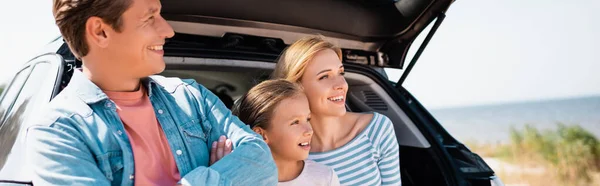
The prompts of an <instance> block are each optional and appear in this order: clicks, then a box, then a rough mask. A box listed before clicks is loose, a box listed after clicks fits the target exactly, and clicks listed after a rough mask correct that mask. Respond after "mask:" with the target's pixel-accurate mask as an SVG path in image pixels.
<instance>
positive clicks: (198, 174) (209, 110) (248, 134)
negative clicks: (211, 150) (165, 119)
mask: <svg viewBox="0 0 600 186" xmlns="http://www.w3.org/2000/svg"><path fill="white" fill-rule="evenodd" d="M190 85H192V86H191V88H192V89H195V90H194V91H199V94H200V97H198V98H197V99H198V101H199V104H200V105H199V107H200V108H201V110H203V113H202V114H203V115H204V117H205V119H206V120H208V121H209V122H210V123H211V125H212V129H211V133H219V134H217V135H211V136H217V137H218V136H219V135H220V134H222V133H224V134H225V136H227V138H228V139H231V140H232V142H233V146H234V150H233V152H232V153H231V154H229V155H227V156H225V157H223V158H222V159H220V160H219V161H217V162H216V163H215V164H213V165H211V166H210V167H199V168H197V169H195V170H192V171H191V172H190V173H188V174H187V175H185V176H184V177H183V179H182V182H181V183H183V184H186V183H188V184H190V185H205V184H207V183H209V182H210V183H212V182H211V181H209V180H207V179H209V178H210V179H211V180H216V182H214V183H219V184H218V185H229V184H235V185H276V184H277V167H276V166H275V161H274V160H273V157H272V156H271V150H270V149H269V147H268V146H267V144H266V143H265V142H264V141H263V140H262V138H261V137H260V136H259V135H258V134H256V133H254V132H253V131H252V130H251V129H250V127H248V126H247V125H246V124H244V123H243V122H242V121H240V120H239V119H238V118H237V117H236V116H234V115H232V114H231V111H230V110H229V109H228V108H227V107H225V105H224V104H223V103H222V102H221V100H219V98H218V97H217V96H216V95H214V94H213V93H212V92H210V91H209V90H208V89H206V88H205V87H203V86H202V85H199V84H197V83H196V82H192V83H191V84H190ZM210 140H211V141H215V140H217V139H210ZM209 185H212V184H209Z"/></svg>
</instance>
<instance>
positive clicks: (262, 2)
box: [0, 0, 502, 186]
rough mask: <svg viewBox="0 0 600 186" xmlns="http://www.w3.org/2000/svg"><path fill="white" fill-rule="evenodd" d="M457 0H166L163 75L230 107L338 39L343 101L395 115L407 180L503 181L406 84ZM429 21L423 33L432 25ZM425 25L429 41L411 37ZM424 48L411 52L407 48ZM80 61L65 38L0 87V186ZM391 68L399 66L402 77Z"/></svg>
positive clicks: (16, 171)
mask: <svg viewBox="0 0 600 186" xmlns="http://www.w3.org/2000/svg"><path fill="white" fill-rule="evenodd" d="M453 2H454V1H453V0H321V1H316V0H285V1H284V0H255V1H208V0H196V1H185V0H169V1H163V2H162V6H163V10H162V15H163V17H164V18H165V19H166V20H167V21H168V22H169V24H170V25H171V26H172V27H173V29H174V30H175V32H176V34H175V36H174V37H173V38H170V39H168V40H167V42H166V44H165V45H164V50H165V57H164V59H165V63H166V70H165V71H164V72H162V73H161V75H164V76H171V77H180V78H192V79H195V80H196V81H197V82H199V83H200V84H202V85H204V86H206V87H207V88H209V89H210V90H211V91H213V92H214V93H215V94H216V95H217V96H219V98H220V99H221V100H222V101H223V102H224V103H225V104H226V105H227V106H228V107H231V106H232V104H233V103H234V100H236V99H238V98H239V97H241V96H242V95H243V94H244V93H245V92H247V91H248V90H249V89H250V88H251V87H252V86H253V85H256V84H257V83H259V82H261V81H263V80H266V79H268V78H269V75H270V74H271V72H272V71H273V69H274V67H275V62H276V60H277V58H278V57H279V55H280V54H281V52H282V51H283V49H285V47H286V46H288V45H289V44H291V43H293V42H294V41H296V40H297V39H299V38H302V37H305V36H309V35H314V34H321V35H324V36H325V37H326V38H327V39H330V40H331V41H332V42H334V43H336V44H337V45H338V46H340V47H341V48H342V52H343V64H344V67H345V69H346V75H345V77H346V80H347V82H348V84H349V90H348V95H347V103H346V105H347V109H348V110H349V111H353V112H368V111H376V112H379V113H382V114H384V115H386V116H388V117H389V118H390V119H391V120H392V121H393V123H394V128H395V132H396V137H397V140H398V144H399V145H400V157H398V158H399V159H400V165H401V177H402V183H403V185H405V186H412V185H474V186H484V185H486V186H487V185H502V182H501V181H500V179H499V178H498V177H497V176H496V174H495V173H494V171H493V170H492V169H491V168H490V167H489V166H488V165H487V164H486V162H485V161H484V160H483V159H482V158H481V157H480V156H479V155H477V154H475V153H473V152H471V151H470V150H469V149H468V147H466V146H465V145H464V144H463V143H461V142H460V141H458V140H456V139H455V138H454V137H452V135H451V134H449V133H448V132H447V131H446V130H445V129H444V127H443V126H442V125H440V123H439V122H438V121H437V120H436V119H435V118H434V117H433V116H432V115H431V114H430V113H429V111H428V110H427V109H426V108H425V107H423V105H421V104H420V103H419V101H418V100H417V99H415V97H414V96H413V95H411V94H410V92H409V91H408V90H406V89H405V88H404V87H403V86H402V82H403V81H404V79H405V78H406V77H407V76H408V75H409V73H410V71H411V69H412V67H413V66H414V65H415V64H416V62H417V60H418V57H419V56H420V54H421V53H422V52H423V50H424V49H425V47H426V46H427V43H428V42H429V40H430V39H431V38H432V36H433V34H434V33H435V31H436V30H437V28H438V27H439V26H440V25H441V23H442V21H443V20H444V18H445V12H446V11H447V10H448V8H449V7H450V5H451V4H452V3H453ZM430 25H431V27H430V28H431V29H430V30H428V32H426V29H425V28H426V27H428V26H430ZM421 34H426V35H427V37H426V38H425V40H424V41H423V43H413V42H414V41H415V38H416V37H417V36H419V35H421ZM411 47H418V48H416V49H418V50H417V53H416V54H415V56H414V57H413V58H412V59H410V61H409V59H407V53H408V52H407V51H408V50H409V49H410V48H411ZM78 67H81V62H80V61H78V60H77V59H76V58H75V57H74V56H73V54H72V53H71V52H70V50H69V48H68V46H67V45H66V44H65V42H64V41H63V39H62V37H58V38H57V39H56V40H54V41H52V42H51V43H50V44H48V46H46V48H45V53H40V54H39V55H38V56H37V57H35V58H33V59H31V60H29V61H28V62H26V63H24V64H23V66H22V68H21V70H19V72H18V73H16V75H15V76H14V77H13V78H12V80H11V81H10V83H9V84H8V85H7V86H6V89H5V90H4V92H3V93H2V94H1V96H0V147H1V149H2V150H1V151H0V185H3V184H6V185H31V179H30V172H29V170H28V169H27V167H28V162H26V161H25V159H24V158H23V157H25V156H26V154H25V152H24V139H25V135H26V130H27V127H28V126H30V125H31V124H32V121H33V120H32V119H33V118H36V117H38V116H39V115H40V114H41V113H40V112H41V110H40V109H41V108H43V107H44V105H45V104H47V103H48V102H49V101H50V100H52V98H54V97H55V96H56V95H57V94H59V93H60V91H61V90H62V89H63V88H64V87H65V86H66V85H67V84H68V83H69V80H70V77H71V75H72V73H73V71H74V70H76V68H78ZM386 68H393V69H402V72H403V74H402V76H401V78H400V79H399V81H397V82H393V81H389V80H388V76H387V74H386V73H385V70H384V69H386Z"/></svg>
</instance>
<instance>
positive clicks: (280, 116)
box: [263, 94, 313, 161]
mask: <svg viewBox="0 0 600 186" xmlns="http://www.w3.org/2000/svg"><path fill="white" fill-rule="evenodd" d="M309 121H310V109H309V107H308V100H307V98H306V95H304V94H300V95H297V96H294V97H292V98H287V99H284V100H283V101H281V102H280V103H279V104H277V106H275V109H274V110H273V114H272V118H271V123H269V128H268V129H266V130H263V132H264V133H263V137H264V138H265V142H266V143H267V145H269V148H271V152H272V153H273V158H274V159H275V160H291V161H299V160H305V159H306V158H308V152H309V151H310V140H311V138H312V134H313V130H312V127H311V126H310V123H309Z"/></svg>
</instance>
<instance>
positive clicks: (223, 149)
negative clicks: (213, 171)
mask: <svg viewBox="0 0 600 186" xmlns="http://www.w3.org/2000/svg"><path fill="white" fill-rule="evenodd" d="M231 150H232V144H231V140H230V139H227V138H226V137H225V136H221V137H219V141H218V142H216V141H213V143H212V148H211V149H210V165H213V164H215V163H216V162H217V161H219V160H220V159H221V158H223V157H225V156H227V155H228V154H229V153H231Z"/></svg>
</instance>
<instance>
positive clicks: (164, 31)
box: [157, 16, 175, 38]
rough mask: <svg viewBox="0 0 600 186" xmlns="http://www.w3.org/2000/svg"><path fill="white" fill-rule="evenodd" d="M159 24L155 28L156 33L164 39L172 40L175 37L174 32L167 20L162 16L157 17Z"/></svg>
mask: <svg viewBox="0 0 600 186" xmlns="http://www.w3.org/2000/svg"><path fill="white" fill-rule="evenodd" d="M159 17H160V18H159V24H158V27H157V30H158V33H159V34H160V35H161V36H163V37H164V38H172V37H173V36H174V35H175V31H173V27H171V25H169V23H168V22H167V20H166V19H165V18H163V17H162V16H159Z"/></svg>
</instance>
